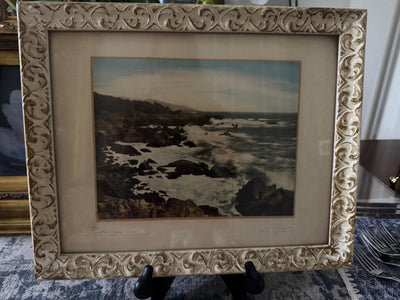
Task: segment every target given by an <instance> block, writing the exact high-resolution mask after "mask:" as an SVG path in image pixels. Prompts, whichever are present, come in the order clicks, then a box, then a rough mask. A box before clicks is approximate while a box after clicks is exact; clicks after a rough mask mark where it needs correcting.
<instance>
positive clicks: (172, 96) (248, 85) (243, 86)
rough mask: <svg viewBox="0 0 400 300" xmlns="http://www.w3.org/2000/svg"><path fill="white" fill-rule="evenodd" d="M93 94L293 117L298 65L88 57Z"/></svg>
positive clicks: (296, 95) (296, 100)
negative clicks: (90, 65)
mask: <svg viewBox="0 0 400 300" xmlns="http://www.w3.org/2000/svg"><path fill="white" fill-rule="evenodd" d="M92 63H93V64H92V65H93V89H94V91H96V92H98V93H101V94H106V95H112V96H119V97H126V98H130V99H138V100H145V99H153V100H161V101H165V102H169V103H172V104H178V105H186V106H189V107H191V108H193V109H196V110H202V111H227V112H231V111H236V112H297V105H298V90H299V76H300V63H299V62H269V61H204V60H201V61H199V60H171V59H165V60H163V59H113V58H93V61H92Z"/></svg>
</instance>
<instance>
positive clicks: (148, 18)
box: [18, 2, 366, 279]
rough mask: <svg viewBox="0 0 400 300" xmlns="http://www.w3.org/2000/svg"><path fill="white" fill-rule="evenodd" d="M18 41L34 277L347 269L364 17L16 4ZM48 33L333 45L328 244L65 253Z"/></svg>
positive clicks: (330, 12) (274, 10)
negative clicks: (248, 264) (232, 36)
mask: <svg viewBox="0 0 400 300" xmlns="http://www.w3.org/2000/svg"><path fill="white" fill-rule="evenodd" d="M18 10H19V39H20V50H21V71H22V87H23V105H24V114H25V134H26V146H27V161H28V169H29V190H30V200H31V201H30V204H31V221H32V235H33V241H34V256H35V270H36V277H37V278H38V279H72V278H110V277H123V276H129V277H131V276H139V275H140V273H141V271H142V270H143V267H144V266H145V265H147V264H151V265H152V266H153V267H154V271H155V274H156V275H160V276H166V275H169V276H171V275H185V274H217V273H238V272H244V262H245V261H248V260H251V261H253V263H254V264H255V266H256V268H258V269H259V270H261V271H290V270H300V269H305V270H311V269H329V268H338V267H345V266H349V265H350V264H351V260H352V247H353V237H354V232H353V231H354V218H355V196H356V187H357V164H358V157H359V139H360V111H361V97H362V81H363V73H364V70H363V68H364V47H365V27H366V24H365V23H366V12H365V11H364V10H349V9H327V8H323V9H322V8H282V7H263V6H257V7H253V6H217V5H215V6H214V5H158V4H127V3H112V4H111V3H107V4H105V3H61V2H42V3H38V2H21V3H20V5H19V8H18ZM49 30H62V31H83V30H85V31H161V32H176V31H184V32H225V33H228V32H251V33H277V34H299V33H301V34H330V35H337V36H338V39H339V56H338V78H337V93H338V94H337V108H336V109H337V112H336V113H337V115H336V121H335V122H336V123H335V125H336V132H335V141H334V166H333V184H332V200H331V224H330V239H329V245H326V246H296V247H269V248H267V247H264V248H263V247H261V248H260V247H250V248H233V249H195V250H185V251H183V250H166V251H136V252H135V251H133V252H130V253H84V254H63V253H61V249H60V242H59V240H60V238H59V223H58V219H57V218H58V217H57V215H58V214H57V209H58V208H57V192H56V181H55V180H56V178H55V161H54V148H53V147H54V146H53V144H54V143H53V128H52V115H51V111H52V109H51V107H52V104H51V97H50V94H51V93H50V90H51V82H50V69H49V57H48V55H49V53H48V47H49V41H48V31H49Z"/></svg>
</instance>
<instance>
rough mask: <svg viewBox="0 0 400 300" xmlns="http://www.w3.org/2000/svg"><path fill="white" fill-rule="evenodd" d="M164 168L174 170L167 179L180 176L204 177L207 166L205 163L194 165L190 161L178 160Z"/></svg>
mask: <svg viewBox="0 0 400 300" xmlns="http://www.w3.org/2000/svg"><path fill="white" fill-rule="evenodd" d="M164 167H170V168H175V172H170V173H168V178H169V179H174V178H178V177H180V176H181V175H189V174H190V175H206V174H207V173H208V171H209V170H208V166H207V165H206V164H205V163H195V162H192V161H190V160H185V159H180V160H177V161H174V162H172V163H169V164H168V165H166V166H164Z"/></svg>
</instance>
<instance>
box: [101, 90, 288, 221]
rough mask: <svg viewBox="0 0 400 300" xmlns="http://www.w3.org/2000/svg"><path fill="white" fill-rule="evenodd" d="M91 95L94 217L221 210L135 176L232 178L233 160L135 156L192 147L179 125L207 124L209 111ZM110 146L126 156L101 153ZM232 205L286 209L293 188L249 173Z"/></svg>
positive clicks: (266, 211) (246, 210)
mask: <svg viewBox="0 0 400 300" xmlns="http://www.w3.org/2000/svg"><path fill="white" fill-rule="evenodd" d="M94 98H95V112H96V120H95V131H96V133H95V134H96V135H95V139H96V143H95V144H96V170H97V201H98V217H99V219H125V218H167V217H169V218H171V217H173V218H175V217H211V216H213V217H215V216H222V214H221V213H220V212H219V211H218V208H217V207H213V206H209V205H197V204H196V203H195V202H194V199H177V198H174V197H170V196H169V195H168V194H167V192H165V191H163V190H158V191H155V190H151V189H150V188H149V187H148V186H147V184H146V183H144V182H141V181H140V180H139V178H138V176H148V178H152V177H156V178H166V179H168V180H170V181H171V183H170V184H174V183H173V181H174V180H175V179H177V178H180V177H182V176H185V175H193V176H207V177H209V178H235V177H236V176H237V174H236V172H237V171H236V169H235V168H234V167H233V166H221V165H216V164H214V165H211V166H209V165H207V164H205V163H202V162H193V161H191V160H188V159H179V160H175V161H172V162H169V163H167V164H165V165H160V164H158V163H157V162H156V161H155V160H156V159H157V158H155V157H152V159H146V160H144V159H143V158H142V159H141V156H142V155H143V154H146V153H151V152H152V150H151V149H149V148H160V147H168V146H177V147H186V148H195V147H197V145H196V144H195V143H194V142H193V141H190V140H188V139H187V136H186V133H185V130H184V129H183V126H185V125H188V124H195V125H204V124H209V121H210V119H211V118H212V117H215V116H212V115H210V114H200V113H197V114H194V113H193V112H181V111H172V110H171V109H169V108H168V107H165V106H163V105H160V104H158V103H149V102H145V101H129V100H126V99H121V98H116V97H111V96H104V95H99V94H96V93H95V94H94ZM128 143H131V144H133V143H136V144H139V143H140V144H144V145H145V147H136V146H135V147H134V146H132V145H128ZM110 151H112V152H113V153H116V154H121V155H129V157H131V158H130V159H129V160H127V162H125V163H123V164H120V163H118V162H117V161H116V160H115V158H113V157H112V156H110V155H108V154H107V153H108V152H110ZM205 188H207V187H205ZM235 208H236V210H237V211H238V212H239V213H240V214H241V215H243V216H261V215H282V214H283V215H292V214H293V192H291V191H286V190H283V189H277V188H276V186H266V185H265V183H264V182H263V181H262V180H261V179H260V178H254V179H252V180H250V181H249V182H248V183H247V184H245V185H244V186H243V187H242V188H241V189H240V190H239V191H238V192H237V194H236V203H235Z"/></svg>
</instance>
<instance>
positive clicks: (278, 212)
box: [236, 177, 294, 216]
mask: <svg viewBox="0 0 400 300" xmlns="http://www.w3.org/2000/svg"><path fill="white" fill-rule="evenodd" d="M236 196H237V197H236V200H237V202H238V204H237V205H236V209H237V211H238V212H240V213H241V214H242V215H243V216H292V215H293V204H294V192H292V191H288V190H284V189H282V188H278V189H277V188H276V185H270V186H267V185H266V184H265V182H264V181H263V180H262V179H261V178H259V177H256V178H254V179H252V180H250V181H249V182H248V183H247V184H245V185H244V186H243V187H242V188H241V189H240V190H239V191H238V193H237V194H236Z"/></svg>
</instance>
